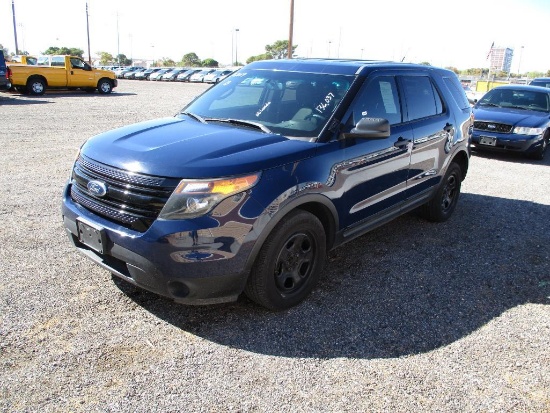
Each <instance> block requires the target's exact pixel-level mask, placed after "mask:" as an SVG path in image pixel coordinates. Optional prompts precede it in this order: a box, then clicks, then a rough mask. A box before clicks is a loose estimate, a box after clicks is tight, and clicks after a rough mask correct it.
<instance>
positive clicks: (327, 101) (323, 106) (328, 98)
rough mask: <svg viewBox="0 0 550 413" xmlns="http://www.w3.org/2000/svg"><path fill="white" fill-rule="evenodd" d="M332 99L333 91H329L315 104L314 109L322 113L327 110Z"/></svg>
mask: <svg viewBox="0 0 550 413" xmlns="http://www.w3.org/2000/svg"><path fill="white" fill-rule="evenodd" d="M332 99H334V93H332V92H329V93H328V94H327V95H326V96H325V99H324V101H323V102H321V103H319V104H318V105H317V106H315V110H316V111H317V112H319V113H323V112H324V111H325V110H327V107H328V106H329V105H330V102H332Z"/></svg>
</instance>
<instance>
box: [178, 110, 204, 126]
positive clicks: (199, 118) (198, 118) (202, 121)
mask: <svg viewBox="0 0 550 413" xmlns="http://www.w3.org/2000/svg"><path fill="white" fill-rule="evenodd" d="M180 115H186V116H189V117H190V118H193V119H195V120H198V121H199V122H200V123H206V121H205V120H204V119H203V118H202V117H200V116H199V115H196V114H194V113H191V112H180Z"/></svg>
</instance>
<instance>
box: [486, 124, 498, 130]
mask: <svg viewBox="0 0 550 413" xmlns="http://www.w3.org/2000/svg"><path fill="white" fill-rule="evenodd" d="M496 128H497V126H496V125H493V124H492V123H489V124H488V125H487V129H496Z"/></svg>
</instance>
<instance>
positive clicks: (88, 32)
mask: <svg viewBox="0 0 550 413" xmlns="http://www.w3.org/2000/svg"><path fill="white" fill-rule="evenodd" d="M86 33H87V34H88V63H89V64H90V66H91V65H92V53H91V52H90V22H89V20H88V2H86Z"/></svg>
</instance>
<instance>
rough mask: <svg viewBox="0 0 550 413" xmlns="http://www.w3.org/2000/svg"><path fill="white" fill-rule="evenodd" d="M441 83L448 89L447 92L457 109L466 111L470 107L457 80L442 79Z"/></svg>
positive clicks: (450, 78)
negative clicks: (449, 93)
mask: <svg viewBox="0 0 550 413" xmlns="http://www.w3.org/2000/svg"><path fill="white" fill-rule="evenodd" d="M443 81H444V82H445V86H447V89H449V92H451V96H452V97H453V99H454V100H455V102H456V104H457V105H458V107H459V108H460V109H468V108H469V107H470V103H469V102H468V98H467V97H466V93H465V92H464V88H463V87H462V85H461V84H460V81H459V80H458V78H456V77H454V78H452V77H444V78H443Z"/></svg>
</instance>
